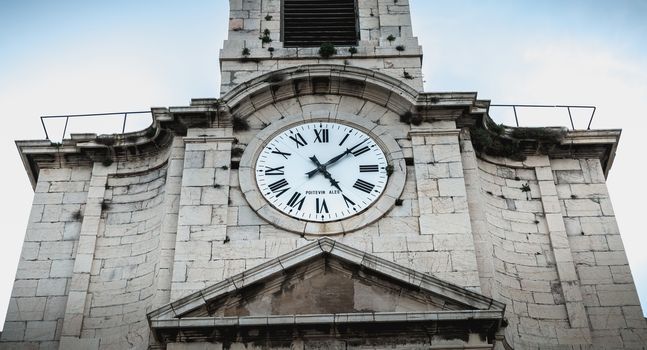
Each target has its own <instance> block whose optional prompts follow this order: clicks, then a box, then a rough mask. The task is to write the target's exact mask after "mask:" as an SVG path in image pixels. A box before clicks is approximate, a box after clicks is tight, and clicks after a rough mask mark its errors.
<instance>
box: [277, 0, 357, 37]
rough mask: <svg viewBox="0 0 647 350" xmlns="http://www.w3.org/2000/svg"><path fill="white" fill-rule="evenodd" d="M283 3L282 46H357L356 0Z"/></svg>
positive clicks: (308, 0) (303, 0) (284, 0)
mask: <svg viewBox="0 0 647 350" xmlns="http://www.w3.org/2000/svg"><path fill="white" fill-rule="evenodd" d="M282 5H283V11H282V12H281V13H282V15H283V16H282V23H281V24H282V28H283V30H282V33H283V40H282V41H283V45H284V46H285V47H317V46H320V45H321V44H322V43H332V44H334V45H341V46H355V45H357V42H358V39H359V25H358V11H357V0H283V4H282Z"/></svg>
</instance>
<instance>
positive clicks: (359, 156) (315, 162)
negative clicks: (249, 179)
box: [255, 122, 388, 222]
mask: <svg viewBox="0 0 647 350" xmlns="http://www.w3.org/2000/svg"><path fill="white" fill-rule="evenodd" d="M386 167H387V159H386V157H385V155H384V152H383V151H382V149H381V148H380V146H378V144H377V143H376V142H375V141H374V140H373V139H372V138H371V137H370V136H368V135H367V134H366V133H364V132H362V131H360V130H358V129H356V128H353V127H351V126H348V125H344V124H338V123H327V122H311V123H306V124H299V125H297V126H294V127H292V128H289V129H287V130H284V131H282V132H280V133H278V134H276V135H275V136H274V137H272V138H271V139H270V140H269V141H268V142H267V144H265V146H264V148H263V149H262V150H261V152H260V154H259V156H258V158H257V161H256V165H255V175H256V184H257V185H258V188H259V189H260V192H261V193H262V195H263V197H265V199H266V200H267V201H268V202H269V203H270V204H271V205H272V206H274V208H276V209H278V210H280V211H281V212H283V213H285V214H287V215H289V216H292V217H294V218H297V219H300V220H305V221H316V222H328V221H336V220H341V219H344V218H347V217H350V216H352V215H355V214H357V213H360V212H362V211H363V210H365V209H367V208H368V207H369V206H370V205H371V204H373V203H374V202H375V201H376V200H377V199H378V198H379V197H380V195H381V194H382V192H383V191H384V188H385V187H386V183H387V180H388V176H387V173H386Z"/></svg>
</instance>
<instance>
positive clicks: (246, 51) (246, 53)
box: [242, 47, 251, 57]
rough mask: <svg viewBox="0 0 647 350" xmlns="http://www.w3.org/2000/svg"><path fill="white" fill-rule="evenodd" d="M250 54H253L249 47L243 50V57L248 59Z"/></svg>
mask: <svg viewBox="0 0 647 350" xmlns="http://www.w3.org/2000/svg"><path fill="white" fill-rule="evenodd" d="M250 54H251V52H250V51H249V48H247V47H245V48H243V52H242V55H243V56H245V57H247V56H249V55H250Z"/></svg>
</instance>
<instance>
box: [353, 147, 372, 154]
mask: <svg viewBox="0 0 647 350" xmlns="http://www.w3.org/2000/svg"><path fill="white" fill-rule="evenodd" d="M368 151H370V148H368V146H364V147H362V148H360V149H358V150H355V151H352V152H351V153H352V154H353V155H354V156H355V157H357V156H359V155H360V154H364V153H366V152H368Z"/></svg>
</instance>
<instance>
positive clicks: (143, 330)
mask: <svg viewBox="0 0 647 350" xmlns="http://www.w3.org/2000/svg"><path fill="white" fill-rule="evenodd" d="M166 174H167V171H166V167H163V168H160V169H154V170H151V171H146V172H144V173H141V174H136V175H127V176H110V177H108V183H107V186H106V194H105V202H104V203H105V204H104V208H103V209H104V210H103V215H102V220H101V223H100V229H99V234H98V235H97V240H96V247H95V251H94V262H93V265H92V272H91V274H90V284H89V288H88V293H89V295H90V298H89V300H88V301H89V304H88V310H87V311H86V317H85V318H84V321H83V328H82V332H81V336H82V337H83V338H100V339H101V342H100V349H125V348H146V346H147V345H148V333H149V332H148V322H147V321H146V312H147V311H150V309H151V306H152V304H153V297H154V294H155V288H156V286H155V277H156V270H157V266H158V264H159V257H160V226H161V222H162V218H163V217H164V215H163V214H164V205H163V204H164V199H165V191H164V189H165V186H164V185H165V182H166Z"/></svg>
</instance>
